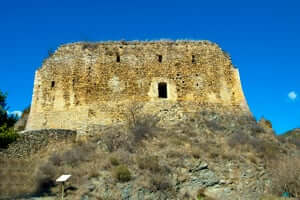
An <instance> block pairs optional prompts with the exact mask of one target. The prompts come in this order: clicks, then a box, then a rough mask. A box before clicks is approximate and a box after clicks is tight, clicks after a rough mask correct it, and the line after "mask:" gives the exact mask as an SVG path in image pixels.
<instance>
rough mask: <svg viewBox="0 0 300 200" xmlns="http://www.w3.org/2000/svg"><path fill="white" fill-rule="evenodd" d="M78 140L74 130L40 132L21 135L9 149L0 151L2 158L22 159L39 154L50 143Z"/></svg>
mask: <svg viewBox="0 0 300 200" xmlns="http://www.w3.org/2000/svg"><path fill="white" fill-rule="evenodd" d="M75 140H76V131H72V130H55V129H51V130H38V131H26V132H24V133H21V134H20V137H19V138H18V139H17V141H16V142H14V143H12V144H10V145H9V147H8V148H7V149H0V156H1V157H3V156H4V157H12V158H21V157H24V156H28V155H30V154H33V153H36V152H38V151H39V150H40V149H42V148H44V147H46V146H47V145H49V144H50V143H57V142H63V141H64V142H68V141H69V142H72V141H75ZM1 154H2V155H1Z"/></svg>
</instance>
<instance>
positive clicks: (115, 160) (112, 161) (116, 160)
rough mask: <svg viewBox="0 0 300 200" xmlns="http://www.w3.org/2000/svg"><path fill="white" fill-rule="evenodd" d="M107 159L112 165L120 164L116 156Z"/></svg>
mask: <svg viewBox="0 0 300 200" xmlns="http://www.w3.org/2000/svg"><path fill="white" fill-rule="evenodd" d="M109 160H110V163H111V164H112V165H113V166H118V165H119V164H120V161H119V160H118V159H117V158H116V157H110V159H109Z"/></svg>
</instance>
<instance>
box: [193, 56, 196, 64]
mask: <svg viewBox="0 0 300 200" xmlns="http://www.w3.org/2000/svg"><path fill="white" fill-rule="evenodd" d="M195 62H196V60H195V55H192V63H195Z"/></svg>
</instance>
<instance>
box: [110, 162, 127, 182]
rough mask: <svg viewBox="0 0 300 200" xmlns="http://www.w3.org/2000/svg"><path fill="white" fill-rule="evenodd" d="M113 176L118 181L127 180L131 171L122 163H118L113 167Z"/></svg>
mask: <svg viewBox="0 0 300 200" xmlns="http://www.w3.org/2000/svg"><path fill="white" fill-rule="evenodd" d="M114 176H115V178H116V179H117V180H118V181H120V182H128V181H130V179H131V173H130V171H129V169H128V168H127V167H126V166H124V165H120V166H118V167H116V168H115V169H114Z"/></svg>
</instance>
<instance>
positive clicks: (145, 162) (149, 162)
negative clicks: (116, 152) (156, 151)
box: [137, 156, 161, 173]
mask: <svg viewBox="0 0 300 200" xmlns="http://www.w3.org/2000/svg"><path fill="white" fill-rule="evenodd" d="M137 164H138V166H139V168H140V169H148V170H150V171H151V172H155V173H157V172H160V171H161V167H160V165H159V163H158V158H157V157H155V156H144V157H138V158H137Z"/></svg>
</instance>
